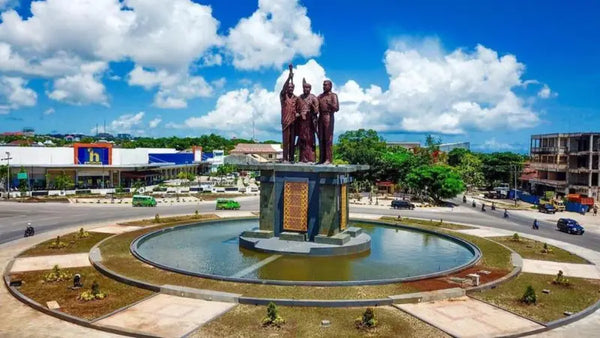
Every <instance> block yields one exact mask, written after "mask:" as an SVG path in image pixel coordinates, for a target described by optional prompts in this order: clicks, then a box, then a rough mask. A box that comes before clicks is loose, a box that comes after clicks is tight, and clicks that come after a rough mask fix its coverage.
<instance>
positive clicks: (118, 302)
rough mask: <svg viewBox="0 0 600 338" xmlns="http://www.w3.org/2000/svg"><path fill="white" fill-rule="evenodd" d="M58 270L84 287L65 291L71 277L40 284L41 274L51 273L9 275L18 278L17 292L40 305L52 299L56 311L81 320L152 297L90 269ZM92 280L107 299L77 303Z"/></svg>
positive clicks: (32, 272)
mask: <svg viewBox="0 0 600 338" xmlns="http://www.w3.org/2000/svg"><path fill="white" fill-rule="evenodd" d="M61 270H63V271H68V272H69V273H70V274H71V275H74V274H76V273H79V274H80V275H81V281H82V283H83V285H84V287H83V288H81V289H78V290H71V289H69V287H70V286H73V278H72V277H71V278H70V279H68V280H65V281H61V282H53V283H49V282H47V283H44V282H43V280H44V275H45V274H47V273H49V272H50V271H51V270H46V271H31V272H22V273H15V274H11V278H12V279H21V280H22V281H23V284H22V286H20V287H19V291H21V293H23V294H24V295H25V296H27V297H29V298H31V299H33V300H35V301H36V302H38V303H40V304H41V305H43V306H46V302H49V301H52V300H55V301H57V302H58V304H59V305H60V307H61V308H60V311H63V312H65V313H68V314H71V315H74V316H77V317H81V318H85V319H94V318H98V317H100V316H102V315H105V314H108V313H110V312H112V311H115V310H117V309H119V308H122V307H123V306H126V305H129V304H131V303H134V302H136V301H138V300H141V299H143V298H146V297H148V296H150V295H152V294H153V293H152V292H151V291H147V290H143V289H139V288H136V287H133V286H129V285H127V284H123V283H119V282H117V281H115V280H113V279H110V278H108V277H105V276H104V275H102V274H101V273H100V272H98V271H96V270H95V269H94V268H92V267H80V268H67V269H61ZM94 280H95V281H97V282H98V284H99V285H100V291H102V292H104V293H107V294H108V296H107V297H106V298H105V299H103V300H94V301H89V302H84V301H80V300H77V297H78V296H79V295H80V294H81V293H82V292H83V291H86V290H89V289H90V288H91V285H92V283H93V281H94Z"/></svg>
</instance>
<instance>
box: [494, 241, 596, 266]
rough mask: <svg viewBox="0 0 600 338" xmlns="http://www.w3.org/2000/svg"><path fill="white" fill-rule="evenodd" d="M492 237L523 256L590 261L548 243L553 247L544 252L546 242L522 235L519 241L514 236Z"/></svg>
mask: <svg viewBox="0 0 600 338" xmlns="http://www.w3.org/2000/svg"><path fill="white" fill-rule="evenodd" d="M490 239H492V240H494V241H496V242H499V243H502V244H504V245H506V246H507V247H509V248H511V249H513V250H515V251H516V252H517V253H518V254H519V255H521V256H522V257H523V258H527V259H538V260H542V261H553V262H566V263H579V264H589V262H588V261H586V260H585V259H583V258H581V257H579V256H577V255H575V254H572V253H570V252H568V251H566V250H563V249H561V248H557V247H555V246H552V245H548V248H549V249H551V250H550V252H549V253H543V252H542V249H543V248H544V243H542V242H538V241H534V240H533V239H529V238H523V237H521V238H520V240H519V241H518V242H517V241H514V240H513V239H512V236H505V237H493V238H490Z"/></svg>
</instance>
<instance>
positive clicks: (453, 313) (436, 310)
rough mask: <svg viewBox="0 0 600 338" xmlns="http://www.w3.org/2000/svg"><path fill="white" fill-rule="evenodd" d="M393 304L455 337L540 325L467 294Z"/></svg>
mask: <svg viewBox="0 0 600 338" xmlns="http://www.w3.org/2000/svg"><path fill="white" fill-rule="evenodd" d="M394 306H396V307H397V308H399V309H401V310H403V311H405V312H408V313H409V314H411V315H413V316H415V317H417V318H419V319H421V320H423V321H425V322H427V323H429V324H431V325H433V326H435V327H437V328H439V329H441V330H443V331H446V332H448V333H449V334H451V335H453V336H457V337H496V336H504V335H509V334H513V333H518V332H523V331H531V330H535V329H540V328H542V326H541V325H539V324H537V323H535V322H532V321H530V320H527V319H525V318H523V317H519V316H517V315H514V314H512V313H510V312H507V311H504V310H501V309H499V308H497V307H494V306H491V305H489V304H486V303H484V302H480V301H478V300H475V299H472V298H469V297H461V298H454V299H449V300H442V301H438V302H430V303H420V304H399V305H394Z"/></svg>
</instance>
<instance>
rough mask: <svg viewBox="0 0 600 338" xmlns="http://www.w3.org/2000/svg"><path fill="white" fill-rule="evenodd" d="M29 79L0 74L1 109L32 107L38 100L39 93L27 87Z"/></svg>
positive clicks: (5, 110) (6, 111)
mask: <svg viewBox="0 0 600 338" xmlns="http://www.w3.org/2000/svg"><path fill="white" fill-rule="evenodd" d="M26 86H27V81H26V80H25V79H23V78H20V77H10V76H0V110H2V111H4V112H5V113H8V110H10V109H18V108H20V107H32V106H35V104H36V102H37V94H36V92H35V91H34V90H32V89H30V88H27V87H26Z"/></svg>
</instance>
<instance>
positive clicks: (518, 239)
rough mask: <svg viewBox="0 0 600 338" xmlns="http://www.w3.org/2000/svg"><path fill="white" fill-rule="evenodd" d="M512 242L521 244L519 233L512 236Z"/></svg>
mask: <svg viewBox="0 0 600 338" xmlns="http://www.w3.org/2000/svg"><path fill="white" fill-rule="evenodd" d="M512 240H513V241H515V242H520V241H521V237H520V236H519V234H518V233H516V232H515V233H514V235H513V236H512Z"/></svg>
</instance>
